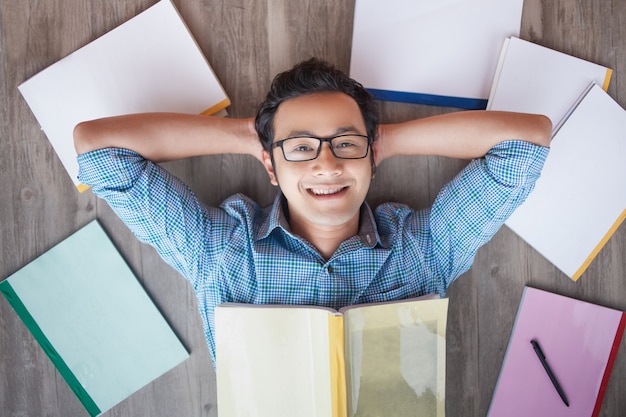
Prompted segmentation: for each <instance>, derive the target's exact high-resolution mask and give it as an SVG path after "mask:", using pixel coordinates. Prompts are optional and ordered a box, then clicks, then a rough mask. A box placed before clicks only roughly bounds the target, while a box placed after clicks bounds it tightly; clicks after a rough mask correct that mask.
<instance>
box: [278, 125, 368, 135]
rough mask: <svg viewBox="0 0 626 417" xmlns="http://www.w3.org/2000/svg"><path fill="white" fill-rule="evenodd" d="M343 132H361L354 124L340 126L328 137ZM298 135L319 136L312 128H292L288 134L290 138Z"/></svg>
mask: <svg viewBox="0 0 626 417" xmlns="http://www.w3.org/2000/svg"><path fill="white" fill-rule="evenodd" d="M343 133H357V134H359V135H360V134H361V133H360V132H359V130H358V129H357V128H356V127H354V126H342V127H339V128H337V129H335V131H334V133H332V134H331V135H329V136H328V137H332V136H336V135H341V134H343ZM296 136H311V137H314V138H315V137H318V136H316V135H315V134H314V133H313V132H311V131H310V130H292V131H291V132H289V134H288V135H287V137H288V138H291V137H296Z"/></svg>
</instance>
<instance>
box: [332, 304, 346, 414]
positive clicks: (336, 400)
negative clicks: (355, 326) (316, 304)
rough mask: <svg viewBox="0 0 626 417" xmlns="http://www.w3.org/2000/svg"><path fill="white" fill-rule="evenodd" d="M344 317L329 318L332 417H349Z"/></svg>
mask: <svg viewBox="0 0 626 417" xmlns="http://www.w3.org/2000/svg"><path fill="white" fill-rule="evenodd" d="M343 326H344V323H343V316H335V315H333V314H330V315H329V316H328V344H329V349H330V352H329V353H330V391H331V401H332V417H347V414H348V404H347V393H346V360H345V353H344V352H345V349H344V345H345V344H344V331H343Z"/></svg>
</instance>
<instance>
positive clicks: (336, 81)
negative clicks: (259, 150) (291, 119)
mask: <svg viewBox="0 0 626 417" xmlns="http://www.w3.org/2000/svg"><path fill="white" fill-rule="evenodd" d="M321 92H341V93H345V94H347V95H349V96H350V97H352V98H353V99H354V101H356V103H357V105H358V106H359V109H360V110H361V114H362V115H363V120H364V122H365V128H366V130H367V136H369V137H370V138H371V140H372V141H374V140H376V135H377V130H378V107H377V106H376V103H375V102H374V99H373V97H372V96H371V95H370V93H369V92H368V91H367V90H366V89H365V88H364V87H363V86H362V85H361V84H360V83H359V82H357V81H355V80H353V79H352V78H350V77H348V76H347V75H346V74H345V73H343V72H342V71H340V70H338V69H336V68H335V67H333V66H332V65H330V64H329V63H327V62H325V61H323V60H320V59H317V58H311V59H309V60H307V61H303V62H301V63H299V64H297V65H296V66H294V67H293V68H292V69H290V70H288V71H285V72H282V73H280V74H278V75H277V76H276V77H275V78H274V80H273V81H272V85H271V87H270V91H269V93H267V97H266V98H265V101H263V103H261V105H260V106H259V110H258V112H257V115H256V119H255V128H256V131H257V134H258V135H259V138H260V139H261V143H262V144H263V149H265V150H266V151H268V152H270V153H271V146H272V143H273V142H274V116H275V115H276V111H277V110H278V107H279V106H280V105H281V104H282V103H283V102H284V101H286V100H289V99H291V98H295V97H299V96H303V95H306V94H312V93H321ZM372 162H373V156H372ZM372 167H373V168H374V165H373V164H372Z"/></svg>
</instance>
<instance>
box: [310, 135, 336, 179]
mask: <svg viewBox="0 0 626 417" xmlns="http://www.w3.org/2000/svg"><path fill="white" fill-rule="evenodd" d="M314 162H315V166H314V169H315V172H316V174H318V175H339V174H341V171H342V166H343V164H342V161H341V159H339V158H336V157H335V155H333V153H332V151H331V150H330V143H328V142H326V143H322V147H321V149H320V154H319V155H318V157H317V158H316V159H314Z"/></svg>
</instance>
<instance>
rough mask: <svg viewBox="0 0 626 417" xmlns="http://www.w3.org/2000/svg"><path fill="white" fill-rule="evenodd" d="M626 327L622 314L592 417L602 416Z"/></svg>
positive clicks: (625, 318) (623, 314) (624, 315)
mask: <svg viewBox="0 0 626 417" xmlns="http://www.w3.org/2000/svg"><path fill="white" fill-rule="evenodd" d="M625 327H626V313H622V318H621V319H620V321H619V324H618V326H617V331H616V332H615V339H614V340H613V346H612V347H611V354H610V355H609V360H608V361H607V363H606V368H605V369H604V376H603V377H602V383H601V384H600V390H599V391H598V397H597V398H596V405H595V407H594V408H593V413H592V414H591V416H592V417H598V416H599V415H600V408H601V407H602V401H603V400H604V394H605V392H606V387H607V386H608V384H609V378H610V377H611V371H612V370H613V364H614V363H615V358H616V357H617V351H618V350H619V346H620V344H621V343H622V337H623V336H624V328H625Z"/></svg>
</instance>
